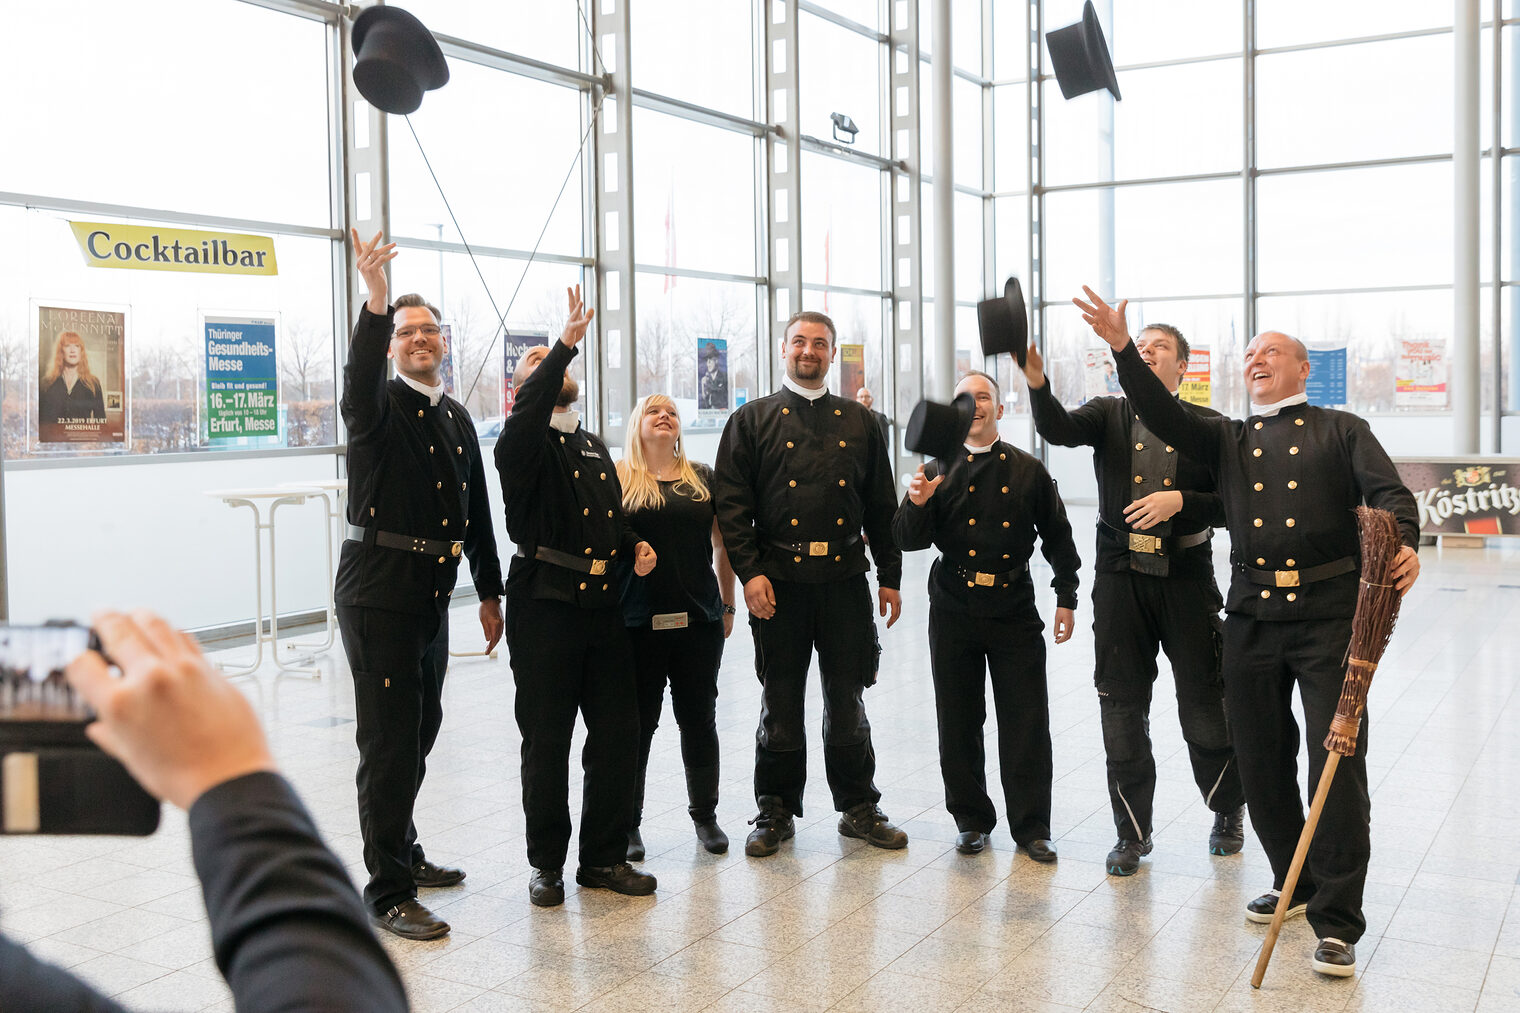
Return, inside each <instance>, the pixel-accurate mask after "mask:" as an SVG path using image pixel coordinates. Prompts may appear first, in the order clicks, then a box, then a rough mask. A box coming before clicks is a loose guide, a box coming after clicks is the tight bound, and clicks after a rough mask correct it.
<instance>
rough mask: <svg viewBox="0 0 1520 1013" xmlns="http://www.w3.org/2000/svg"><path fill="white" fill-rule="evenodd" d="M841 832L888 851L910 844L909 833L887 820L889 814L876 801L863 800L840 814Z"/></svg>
mask: <svg viewBox="0 0 1520 1013" xmlns="http://www.w3.org/2000/svg"><path fill="white" fill-rule="evenodd" d="M839 832H840V833H841V834H843V835H844V836H845V837H854V838H856V839H858V840H862V841H865V842H866V843H867V844H870V845H872V846H874V847H878V848H886V849H887V850H888V851H896V850H897V849H898V848H906V847H907V846H908V835H907V834H905V833H903V831H901V830H899V829H898V828H897V827H894V826H893V825H892V824H891V823H889V822H887V814H886V813H884V812H882V811H881V806H879V805H877V804H876V803H875V802H862V803H861V804H860V805H857V806H851V807H850V808H849V809H847V810H846V811H845V812H844V813H842V814H840V817H839Z"/></svg>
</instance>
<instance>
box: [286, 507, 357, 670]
mask: <svg viewBox="0 0 1520 1013" xmlns="http://www.w3.org/2000/svg"><path fill="white" fill-rule="evenodd" d="M282 488H285V489H303V490H315V492H316V495H317V496H319V497H321V499H322V503H323V505H324V506H325V507H326V516H325V517H324V518H323V520H324V524H323V532H322V534H323V544H324V545H325V546H326V548H327V619H326V628H325V629H324V630H323V631H322V632H323V634H324V636H323V638H322V639H321V640H312V641H292V642H291V643H288V644H286V645H285V649H286V650H288V651H307V652H310V653H312V654H314V655H315V654H325V653H326V652H328V651H330V650H332V646H333V643H334V641H335V640H336V639H337V634H338V619H337V606H336V605H335V604H334V602H333V579H334V577H335V575H336V571H335V570H334V569H333V528H334V525H337V526H338V530H339V532H340V534H339V535H338V541H340V542H341V541H342V540H343V535H342V534H341V532H342V531H343V525H346V524H347V523H348V521H347V518H346V517H344V504H345V502H346V501H347V499H348V479H346V478H324V479H318V480H317V481H315V482H286V483H285V484H284V485H283V486H282Z"/></svg>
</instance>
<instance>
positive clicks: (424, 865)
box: [412, 858, 464, 887]
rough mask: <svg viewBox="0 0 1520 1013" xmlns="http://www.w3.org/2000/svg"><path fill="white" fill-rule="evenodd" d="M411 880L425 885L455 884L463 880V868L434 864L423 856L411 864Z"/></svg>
mask: <svg viewBox="0 0 1520 1013" xmlns="http://www.w3.org/2000/svg"><path fill="white" fill-rule="evenodd" d="M412 882H413V883H416V884H417V885H418V886H427V887H437V886H457V885H458V884H460V883H462V882H464V870H463V869H450V868H446V867H444V866H442V865H434V864H433V863H432V862H429V861H428V860H427V859H426V858H424V859H423V860H422V861H420V862H418V863H417V864H416V865H414V866H412Z"/></svg>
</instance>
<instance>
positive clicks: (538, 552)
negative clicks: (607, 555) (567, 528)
mask: <svg viewBox="0 0 1520 1013" xmlns="http://www.w3.org/2000/svg"><path fill="white" fill-rule="evenodd" d="M517 554H518V555H519V556H523V557H526V556H527V555H528V554H527V553H526V552H524V551H523V549H522V547H519V548H518V550H517ZM533 558H534V559H537V560H539V561H540V562H543V563H549V564H550V565H552V566H563V567H564V568H565V569H567V570H574V571H576V572H577V573H589V574H591V575H592V576H593V577H600V576H602V575H603V574H604V573H606V572H607V564H608V562H610V560H606V559H592V558H590V557H589V556H574V555H571V554H570V553H568V552H561V551H559V550H558V549H549V548H545V547H544V546H542V545H540V546H539V547H538V548H536V549H534V550H533Z"/></svg>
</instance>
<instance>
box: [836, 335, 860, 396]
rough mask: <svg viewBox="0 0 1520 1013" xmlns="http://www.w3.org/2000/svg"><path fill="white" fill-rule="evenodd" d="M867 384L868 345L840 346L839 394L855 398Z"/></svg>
mask: <svg viewBox="0 0 1520 1013" xmlns="http://www.w3.org/2000/svg"><path fill="white" fill-rule="evenodd" d="M865 385H866V346H865V345H840V346H839V396H840V397H847V398H849V399H850V400H851V401H853V400H855V395H856V394H857V393H858V392H859V391H860V388H862V387H864V386H865Z"/></svg>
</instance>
